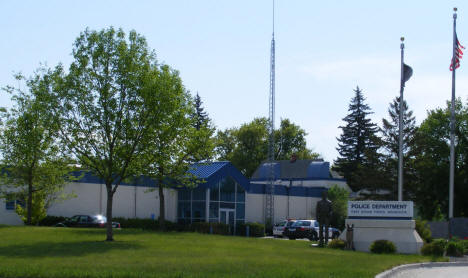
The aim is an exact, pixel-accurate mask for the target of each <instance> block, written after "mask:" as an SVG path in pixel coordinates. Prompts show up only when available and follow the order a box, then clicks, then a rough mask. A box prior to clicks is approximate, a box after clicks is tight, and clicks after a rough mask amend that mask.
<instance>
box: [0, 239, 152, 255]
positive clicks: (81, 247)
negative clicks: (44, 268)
mask: <svg viewBox="0 0 468 278" xmlns="http://www.w3.org/2000/svg"><path fill="white" fill-rule="evenodd" d="M142 248H144V246H142V245H141V244H139V243H137V242H125V241H113V242H106V241H75V242H44V241H42V242H36V243H31V244H12V245H8V246H1V247H0V254H1V255H2V256H5V257H18V258H31V257H73V256H83V255H88V254H104V253H107V252H112V251H114V250H135V249H142Z"/></svg>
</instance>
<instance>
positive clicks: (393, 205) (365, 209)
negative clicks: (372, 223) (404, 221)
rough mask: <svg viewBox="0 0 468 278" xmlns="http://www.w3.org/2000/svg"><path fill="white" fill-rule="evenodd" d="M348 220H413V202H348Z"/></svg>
mask: <svg viewBox="0 0 468 278" xmlns="http://www.w3.org/2000/svg"><path fill="white" fill-rule="evenodd" d="M348 218H399V219H401V218H413V202H410V201H401V202H399V201H349V202H348Z"/></svg>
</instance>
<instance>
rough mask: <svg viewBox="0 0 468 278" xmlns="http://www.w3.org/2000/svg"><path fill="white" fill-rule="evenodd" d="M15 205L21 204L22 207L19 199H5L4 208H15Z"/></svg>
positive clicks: (22, 204) (22, 205)
mask: <svg viewBox="0 0 468 278" xmlns="http://www.w3.org/2000/svg"><path fill="white" fill-rule="evenodd" d="M16 206H21V207H23V208H24V203H23V202H21V201H20V200H13V201H6V202H5V209H6V210H15V208H16Z"/></svg>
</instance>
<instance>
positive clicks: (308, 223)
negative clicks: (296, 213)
mask: <svg viewBox="0 0 468 278" xmlns="http://www.w3.org/2000/svg"><path fill="white" fill-rule="evenodd" d="M293 226H296V227H297V226H310V221H297V222H295V223H294V224H293Z"/></svg>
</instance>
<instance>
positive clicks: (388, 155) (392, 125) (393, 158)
mask: <svg viewBox="0 0 468 278" xmlns="http://www.w3.org/2000/svg"><path fill="white" fill-rule="evenodd" d="M403 109H404V113H403V182H404V185H405V186H404V189H405V188H406V189H409V187H410V186H411V183H412V182H413V181H414V170H413V166H412V165H413V162H414V161H413V160H414V155H415V154H414V149H413V145H414V140H415V134H416V120H415V117H414V116H413V111H410V110H408V104H407V103H406V101H403ZM388 115H389V119H388V120H387V119H382V129H381V133H382V139H383V143H384V148H385V158H384V159H385V170H386V171H385V172H386V173H387V174H388V186H389V189H391V190H392V191H393V198H396V196H397V194H398V152H399V118H400V98H399V97H396V98H395V99H394V100H393V102H392V103H390V107H389V108H388ZM407 192H408V190H404V193H407Z"/></svg>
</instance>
